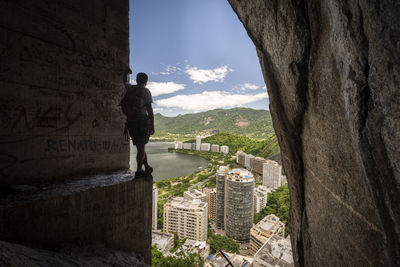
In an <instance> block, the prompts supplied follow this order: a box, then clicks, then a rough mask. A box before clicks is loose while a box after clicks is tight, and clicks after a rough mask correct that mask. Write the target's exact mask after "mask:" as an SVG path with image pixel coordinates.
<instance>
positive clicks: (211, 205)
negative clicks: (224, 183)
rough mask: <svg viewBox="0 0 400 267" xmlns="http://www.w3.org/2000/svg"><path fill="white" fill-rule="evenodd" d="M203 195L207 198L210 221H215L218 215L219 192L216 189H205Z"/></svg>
mask: <svg viewBox="0 0 400 267" xmlns="http://www.w3.org/2000/svg"><path fill="white" fill-rule="evenodd" d="M203 193H205V194H206V196H207V203H208V218H209V219H210V220H213V221H214V220H215V218H216V214H217V191H216V190H215V188H208V187H206V188H204V189H203Z"/></svg>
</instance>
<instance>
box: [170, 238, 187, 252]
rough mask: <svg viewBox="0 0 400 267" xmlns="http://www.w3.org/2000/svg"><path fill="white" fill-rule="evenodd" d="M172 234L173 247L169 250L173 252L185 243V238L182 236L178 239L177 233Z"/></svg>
mask: <svg viewBox="0 0 400 267" xmlns="http://www.w3.org/2000/svg"><path fill="white" fill-rule="evenodd" d="M173 234H174V247H173V248H171V250H170V252H171V253H174V252H175V251H177V250H178V248H180V247H181V246H182V245H183V244H185V242H186V239H187V238H183V239H181V240H180V239H179V236H178V234H177V233H173Z"/></svg>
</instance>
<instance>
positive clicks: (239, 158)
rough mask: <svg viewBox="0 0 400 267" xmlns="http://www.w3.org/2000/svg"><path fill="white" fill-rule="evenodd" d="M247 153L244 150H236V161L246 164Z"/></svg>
mask: <svg viewBox="0 0 400 267" xmlns="http://www.w3.org/2000/svg"><path fill="white" fill-rule="evenodd" d="M245 158H246V153H244V152H243V151H238V152H236V163H237V164H240V165H242V166H244V163H245Z"/></svg>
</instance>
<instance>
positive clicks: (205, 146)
mask: <svg viewBox="0 0 400 267" xmlns="http://www.w3.org/2000/svg"><path fill="white" fill-rule="evenodd" d="M210 147H211V145H210V144H209V143H202V144H201V145H200V150H201V151H210Z"/></svg>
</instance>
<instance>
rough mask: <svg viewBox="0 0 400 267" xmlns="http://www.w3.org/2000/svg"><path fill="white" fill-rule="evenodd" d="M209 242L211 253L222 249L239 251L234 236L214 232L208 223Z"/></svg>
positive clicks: (233, 251)
mask: <svg viewBox="0 0 400 267" xmlns="http://www.w3.org/2000/svg"><path fill="white" fill-rule="evenodd" d="M207 238H208V239H207V243H208V244H210V253H215V252H216V251H217V250H219V249H221V250H222V251H224V252H231V253H239V245H238V244H237V243H236V242H235V240H233V239H232V238H229V237H226V236H222V235H218V234H214V233H213V231H212V230H211V227H210V225H208V232H207Z"/></svg>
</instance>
